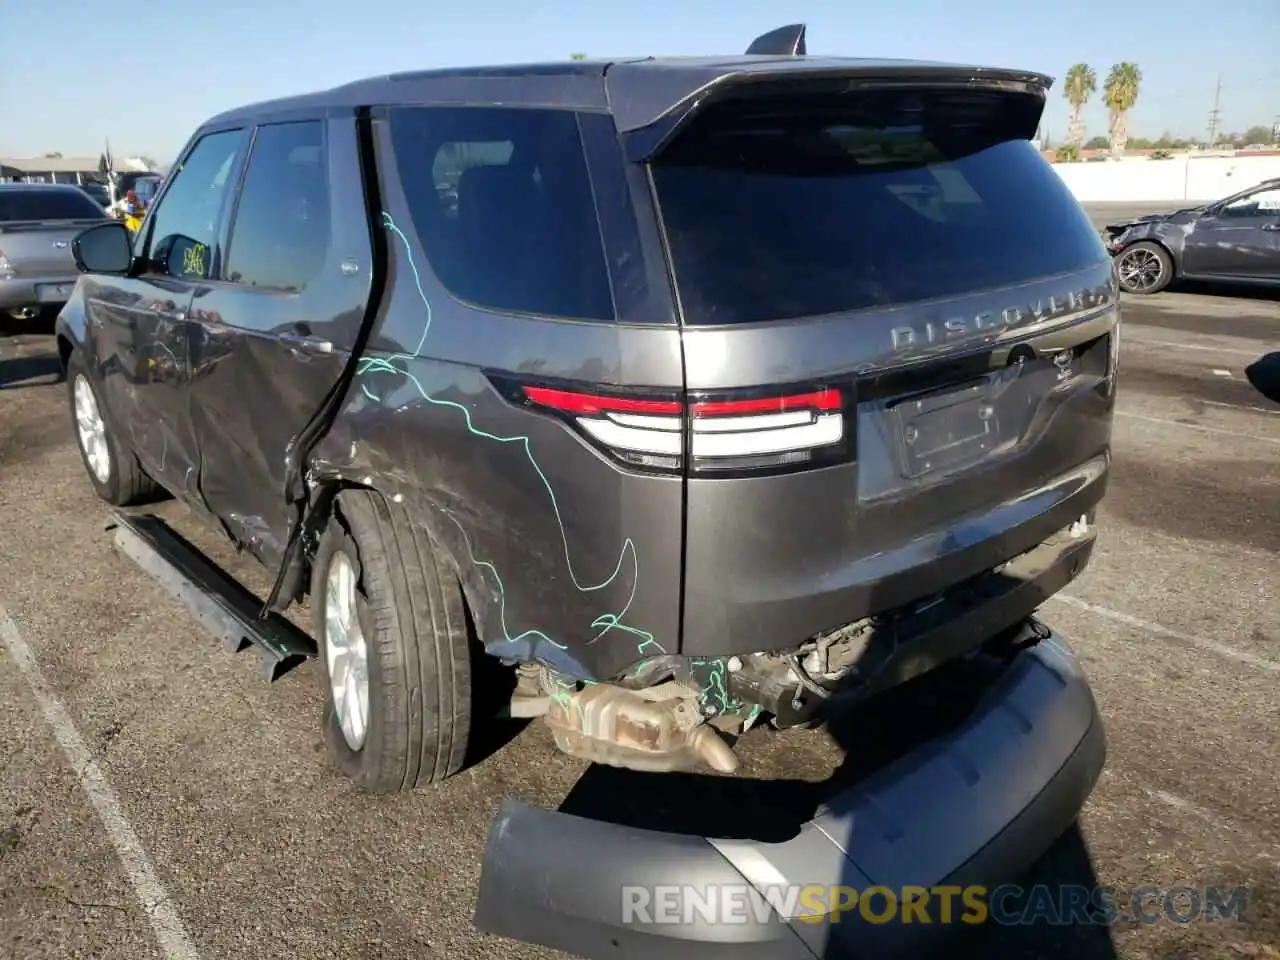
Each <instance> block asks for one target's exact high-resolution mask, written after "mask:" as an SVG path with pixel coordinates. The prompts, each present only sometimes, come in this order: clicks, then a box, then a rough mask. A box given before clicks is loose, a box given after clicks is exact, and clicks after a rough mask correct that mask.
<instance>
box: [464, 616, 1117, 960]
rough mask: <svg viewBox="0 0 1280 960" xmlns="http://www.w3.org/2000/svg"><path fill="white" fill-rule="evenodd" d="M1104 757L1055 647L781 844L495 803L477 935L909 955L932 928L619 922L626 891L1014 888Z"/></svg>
mask: <svg viewBox="0 0 1280 960" xmlns="http://www.w3.org/2000/svg"><path fill="white" fill-rule="evenodd" d="M1105 752H1106V747H1105V737H1104V733H1103V728H1102V721H1101V719H1100V718H1099V716H1098V712H1097V707H1096V704H1095V703H1094V699H1093V694H1092V692H1091V691H1090V689H1089V686H1088V683H1087V682H1086V680H1085V678H1084V676H1083V674H1082V673H1081V671H1080V667H1079V665H1078V663H1077V662H1076V659H1075V657H1074V656H1072V654H1071V653H1070V652H1069V651H1068V650H1067V648H1066V647H1065V646H1064V645H1063V643H1062V641H1061V639H1060V638H1059V637H1057V636H1054V637H1051V638H1050V639H1048V640H1044V641H1042V642H1041V643H1039V644H1038V645H1037V646H1035V647H1033V648H1031V649H1029V650H1026V651H1024V652H1022V653H1021V654H1019V656H1018V657H1017V658H1016V659H1015V660H1014V662H1013V663H1012V664H1011V665H1010V667H1009V669H1008V670H1007V671H1006V673H1005V675H1004V676H1003V677H1002V678H1001V679H1000V680H999V682H998V683H997V684H996V685H995V686H994V687H993V688H992V689H991V690H990V691H989V693H988V695H987V697H986V698H985V699H984V700H983V702H982V703H981V704H980V705H979V707H978V708H977V710H975V711H974V713H973V714H972V715H971V716H970V717H969V718H968V720H967V721H966V722H965V723H964V724H963V725H962V726H960V727H959V728H957V729H956V730H954V731H952V732H951V733H950V734H949V735H947V736H945V737H942V738H939V739H938V740H935V741H932V742H930V743H927V744H925V745H923V746H922V747H920V748H918V749H917V750H915V751H913V752H912V753H910V754H907V755H906V756H904V757H902V758H900V759H899V760H898V761H896V762H895V763H893V764H891V765H890V766H888V767H886V768H884V769H882V770H880V771H878V772H877V773H875V774H873V775H872V776H871V777H869V778H868V779H866V780H864V781H863V782H861V783H860V784H858V785H857V786H856V787H853V788H850V789H849V790H847V791H845V792H844V793H842V794H840V795H839V796H837V797H836V798H834V799H833V800H832V801H831V802H830V804H829V805H828V806H827V807H825V808H823V809H822V810H820V811H819V812H818V815H817V816H816V817H815V818H814V819H813V820H811V821H810V822H809V823H807V824H805V826H804V827H803V828H802V829H801V831H800V833H799V834H798V835H797V836H796V837H795V838H793V839H791V840H788V841H786V842H783V843H757V842H753V841H744V840H731V841H730V840H712V839H704V838H701V837H689V836H681V835H676V834H667V833H659V832H654V831H648V830H639V829H633V828H629V827H622V826H617V825H613V824H607V823H601V822H597V821H594V820H587V819H583V818H580V817H575V816H569V815H567V814H561V813H555V812H551V811H546V810H539V809H534V808H531V807H527V806H525V805H523V804H520V803H517V802H514V801H508V802H507V803H506V804H505V805H504V806H503V808H502V810H501V812H500V813H499V815H498V817H497V818H496V819H495V820H494V823H493V826H492V828H491V830H490V834H489V842H488V848H487V850H486V851H485V859H484V869H483V874H482V876H481V881H480V896H479V900H478V903H477V906H476V918H475V919H476V926H477V927H478V928H479V929H481V930H483V931H486V932H489V933H496V934H499V935H501V936H505V937H510V938H512V939H516V940H523V941H528V942H532V943H540V944H543V945H546V946H550V947H555V948H558V949H561V950H566V951H569V952H572V953H576V954H578V955H581V956H586V957H606V956H607V957H626V958H647V957H655V958H658V957H661V958H663V960H681V958H686V957H687V958H698V960H718V958H725V960H729V958H734V960H751V958H770V960H773V958H779V960H784V958H813V957H823V958H831V957H843V956H875V957H879V956H885V955H892V954H897V953H900V952H908V953H909V952H912V951H914V950H915V949H918V948H919V947H921V946H923V945H924V943H923V941H924V940H927V939H933V938H937V937H938V936H939V935H940V934H944V933H945V931H946V928H945V927H942V926H940V925H938V924H937V923H934V924H933V925H931V926H925V925H923V924H902V923H884V924H869V923H866V922H864V921H863V920H862V919H861V918H860V917H859V916H858V914H857V911H850V912H847V913H844V914H842V915H841V917H840V921H839V922H838V923H831V922H818V923H814V922H811V921H809V920H791V921H788V919H787V918H782V917H779V916H777V915H776V914H773V913H769V914H768V915H766V916H759V915H758V914H754V913H753V914H752V915H751V916H750V918H749V919H742V917H743V914H742V913H739V914H738V918H739V919H738V922H733V923H721V924H709V923H705V922H702V921H701V920H700V918H699V917H698V916H697V915H696V911H695V912H694V914H695V915H694V916H692V917H682V918H681V919H682V920H689V921H690V922H688V923H681V924H670V923H664V924H650V925H637V924H635V923H631V924H627V923H624V922H623V916H624V902H625V901H624V895H623V888H624V887H627V886H644V887H648V888H651V889H652V888H653V887H661V886H667V885H672V884H682V885H685V884H687V885H689V886H690V887H692V888H695V889H698V890H705V889H707V888H708V887H710V886H712V885H716V884H725V885H727V886H728V887H729V888H731V889H735V888H736V889H740V888H741V887H742V885H743V884H744V883H748V882H749V883H751V884H753V885H754V886H755V887H756V888H757V889H760V888H762V887H772V888H774V889H775V890H776V889H777V887H778V886H780V885H791V884H794V885H796V886H804V885H809V884H814V885H819V886H823V887H829V886H834V885H843V886H848V887H853V888H855V889H859V890H863V889H866V888H867V887H870V886H873V885H884V886H887V887H889V888H890V889H893V890H897V891H900V890H901V888H902V887H904V886H909V885H919V886H924V887H931V886H937V885H942V884H951V885H960V886H964V885H967V884H978V883H980V884H983V885H985V886H987V887H988V888H990V887H993V886H995V885H998V884H1000V883H1002V882H1007V881H1010V880H1013V879H1016V878H1017V876H1018V875H1019V874H1020V873H1022V872H1023V871H1025V870H1026V869H1027V868H1028V867H1030V866H1031V865H1032V864H1033V863H1034V862H1035V861H1036V860H1037V859H1039V857H1040V856H1041V855H1042V854H1043V853H1044V852H1045V850H1047V849H1048V847H1049V846H1050V845H1051V844H1052V843H1053V842H1054V841H1055V840H1056V839H1057V838H1058V837H1059V836H1061V835H1062V834H1063V833H1064V832H1065V831H1066V830H1067V829H1068V828H1069V827H1070V826H1071V824H1072V823H1073V822H1074V821H1075V819H1076V817H1077V815H1078V813H1079V811H1080V808H1081V807H1082V806H1083V804H1084V802H1085V800H1086V799H1087V797H1088V796H1089V794H1090V792H1091V791H1092V789H1093V787H1094V784H1095V783H1096V782H1097V779H1098V775H1099V774H1100V772H1101V770H1102V765H1103V760H1104V756H1105Z"/></svg>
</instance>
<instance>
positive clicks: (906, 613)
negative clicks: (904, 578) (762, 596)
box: [727, 517, 1095, 727]
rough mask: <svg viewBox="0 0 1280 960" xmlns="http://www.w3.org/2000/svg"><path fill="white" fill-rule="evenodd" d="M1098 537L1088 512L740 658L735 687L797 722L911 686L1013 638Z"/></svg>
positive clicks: (735, 661)
mask: <svg viewBox="0 0 1280 960" xmlns="http://www.w3.org/2000/svg"><path fill="white" fill-rule="evenodd" d="M1094 538H1095V535H1094V533H1093V530H1092V527H1091V526H1090V524H1089V519H1088V518H1087V517H1082V518H1080V520H1078V521H1076V522H1075V523H1073V524H1072V525H1071V526H1070V527H1069V528H1066V529H1064V530H1062V531H1060V532H1059V533H1057V534H1055V535H1054V536H1052V537H1050V538H1049V539H1047V540H1045V541H1044V542H1043V543H1041V544H1040V545H1039V546H1037V547H1035V548H1034V549H1032V550H1030V551H1028V552H1026V553H1024V554H1022V555H1021V556H1018V557H1015V558H1014V559H1012V560H1010V561H1009V562H1007V563H1005V564H1002V565H1000V566H999V567H996V568H994V569H992V570H989V571H987V572H986V573H983V574H980V575H979V576H976V577H973V578H971V579H969V580H966V581H964V582H962V583H959V584H957V585H956V586H955V587H953V588H951V589H950V590H947V591H946V592H945V593H942V594H939V595H937V596H934V597H928V598H925V599H922V600H920V601H919V602H917V603H915V604H912V605H911V606H909V607H906V608H903V609H900V610H895V611H891V612H889V613H887V614H883V615H879V616H876V617H871V618H868V619H866V620H863V621H859V622H858V623H855V624H851V625H849V626H846V627H842V628H841V629H839V630H836V631H833V632H831V633H830V634H827V635H824V636H822V637H818V638H815V639H813V640H811V641H810V642H809V643H807V644H805V645H804V646H802V647H801V648H800V649H799V650H798V651H795V652H793V653H759V654H752V655H750V656H745V657H732V658H730V659H729V661H728V663H727V673H728V677H729V687H728V689H729V692H730V695H731V696H732V697H733V698H735V699H736V700H739V701H742V702H745V703H748V704H753V705H756V706H758V707H760V708H761V709H762V710H764V711H766V712H767V713H769V714H771V715H772V716H773V718H774V724H775V726H778V727H790V726H797V725H800V724H804V723H809V722H812V721H815V720H819V719H821V718H822V717H823V716H824V715H826V714H828V713H830V712H832V711H834V710H837V709H845V708H847V707H848V706H849V705H851V704H852V703H853V702H856V701H858V700H863V699H866V698H867V697H870V696H872V695H874V694H876V693H879V692H880V691H882V690H886V689H888V688H889V687H893V686H896V685H898V684H901V683H906V682H907V681H909V680H912V679H914V678H915V677H918V676H920V675H921V674H924V673H927V672H929V671H930V670H933V669H934V668H935V667H938V666H940V665H942V664H943V663H946V662H948V661H950V660H953V659H955V658H957V657H963V656H966V655H968V654H970V653H972V652H974V651H976V650H978V649H980V648H982V647H983V646H984V645H988V644H990V643H992V642H1000V641H1001V640H1002V639H1004V637H1005V635H1006V634H1009V633H1012V634H1017V633H1018V631H1020V630H1024V629H1028V624H1029V623H1031V622H1033V621H1031V620H1029V618H1030V617H1031V615H1032V614H1033V613H1034V612H1035V610H1036V609H1037V608H1038V607H1039V606H1040V605H1041V604H1042V603H1044V601H1045V600H1047V599H1048V598H1049V597H1051V596H1052V595H1053V594H1055V593H1057V592H1058V591H1059V590H1061V589H1062V588H1063V587H1064V586H1066V585H1067V584H1068V583H1069V582H1070V581H1071V580H1072V579H1073V578H1074V577H1075V576H1076V574H1077V573H1078V572H1079V571H1080V570H1081V569H1083V568H1084V566H1085V563H1086V562H1087V561H1088V558H1089V554H1090V552H1091V551H1092V550H1093V544H1094Z"/></svg>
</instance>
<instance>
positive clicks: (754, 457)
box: [689, 387, 845, 471]
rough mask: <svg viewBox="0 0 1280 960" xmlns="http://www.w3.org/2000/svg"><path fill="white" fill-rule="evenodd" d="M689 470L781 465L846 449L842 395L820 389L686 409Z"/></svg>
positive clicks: (697, 402) (718, 401)
mask: <svg viewBox="0 0 1280 960" xmlns="http://www.w3.org/2000/svg"><path fill="white" fill-rule="evenodd" d="M689 424H690V428H691V429H690V442H689V456H690V466H691V467H692V468H693V469H694V470H695V471H706V470H713V471H718V470H737V469H761V468H765V469H767V468H770V467H785V466H790V465H801V464H808V463H812V462H813V461H814V459H815V457H818V458H821V459H826V457H827V455H830V454H834V453H836V452H839V451H842V450H843V449H844V447H845V442H844V441H845V418H844V397H843V396H842V394H841V393H840V391H839V390H837V389H835V388H832V387H825V388H823V389H820V390H811V391H806V392H804V393H786V394H782V395H775V396H763V397H749V398H741V399H726V398H720V399H695V400H694V401H693V402H692V403H691V404H690V405H689Z"/></svg>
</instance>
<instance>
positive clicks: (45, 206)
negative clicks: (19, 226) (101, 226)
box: [0, 187, 105, 223]
mask: <svg viewBox="0 0 1280 960" xmlns="http://www.w3.org/2000/svg"><path fill="white" fill-rule="evenodd" d="M104 216H105V214H104V213H103V212H102V208H101V207H100V206H98V205H97V204H96V203H94V202H93V200H92V198H90V197H89V196H88V195H87V194H85V193H84V192H83V191H80V190H41V189H40V188H39V187H20V188H17V189H13V190H0V223H12V222H15V221H19V220H94V219H98V220H100V219H102V218H103V217H104Z"/></svg>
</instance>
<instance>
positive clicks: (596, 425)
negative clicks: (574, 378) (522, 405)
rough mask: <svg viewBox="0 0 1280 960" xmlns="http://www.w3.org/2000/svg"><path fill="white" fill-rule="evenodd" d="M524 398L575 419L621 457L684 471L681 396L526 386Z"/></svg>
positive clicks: (638, 464)
mask: <svg viewBox="0 0 1280 960" xmlns="http://www.w3.org/2000/svg"><path fill="white" fill-rule="evenodd" d="M520 390H521V395H522V396H523V398H524V400H525V401H526V402H527V403H529V404H531V405H532V406H535V407H541V408H542V409H543V410H546V411H548V412H551V413H555V414H557V415H559V416H560V417H562V418H564V419H565V420H567V421H569V422H570V423H572V424H573V425H574V426H576V427H577V428H578V429H579V430H581V431H582V432H583V433H585V434H587V436H589V437H590V438H591V439H593V440H595V441H596V443H597V445H599V446H600V447H603V448H604V449H605V450H607V451H608V452H610V453H612V454H613V455H614V456H615V457H617V458H618V459H619V460H622V461H624V462H626V463H630V464H633V465H635V466H639V467H650V468H655V469H659V470H678V469H679V468H680V464H681V462H682V458H683V454H684V404H683V403H681V402H680V401H679V400H675V399H670V400H668V399H654V398H639V397H624V396H608V395H604V394H597V393H587V392H583V391H579V390H563V389H560V388H557V387H537V386H531V385H526V386H524V387H521V388H520Z"/></svg>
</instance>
